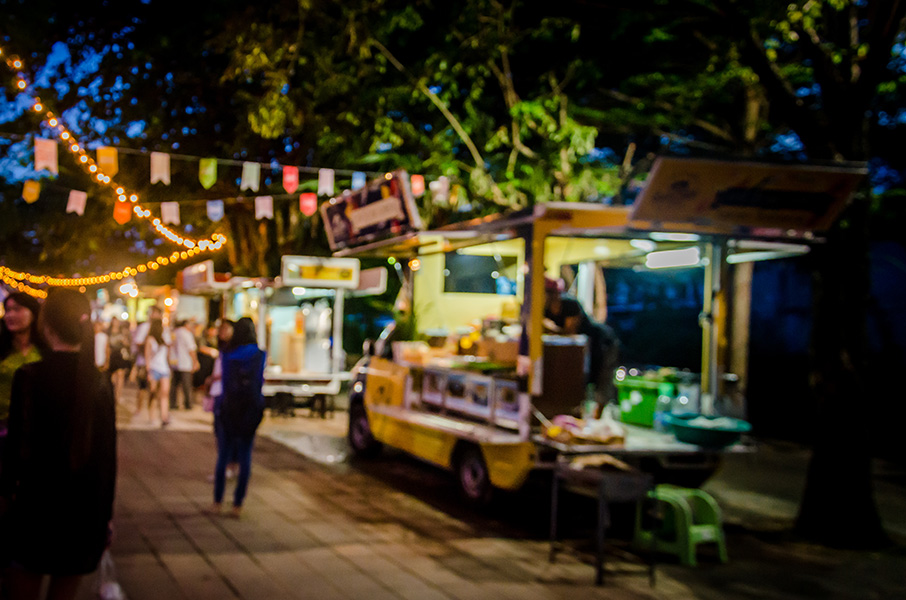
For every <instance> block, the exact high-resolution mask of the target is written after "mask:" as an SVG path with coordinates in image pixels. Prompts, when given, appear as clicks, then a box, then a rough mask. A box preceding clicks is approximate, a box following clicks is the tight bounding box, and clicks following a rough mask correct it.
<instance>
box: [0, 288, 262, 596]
mask: <svg viewBox="0 0 906 600" xmlns="http://www.w3.org/2000/svg"><path fill="white" fill-rule="evenodd" d="M173 325H174V327H173V328H172V329H171V328H170V327H169V326H168V325H167V324H166V323H165V320H164V313H163V311H162V310H160V308H158V307H157V306H154V307H152V308H151V309H150V310H149V311H148V318H147V320H146V321H144V322H142V323H139V324H138V325H136V326H135V327H130V324H129V323H128V322H126V321H122V320H118V319H113V320H111V321H110V322H109V323H105V322H103V321H102V320H101V319H100V318H95V319H92V308H91V305H90V303H89V301H88V299H87V297H86V296H85V295H84V294H82V293H79V292H77V291H75V290H71V289H58V290H53V291H51V293H50V294H49V296H48V298H47V299H46V300H45V301H44V302H43V305H42V304H41V303H39V302H38V301H37V300H35V299H34V298H33V297H31V296H29V295H27V294H24V293H11V294H9V295H8V296H7V297H6V298H5V299H4V301H3V316H2V319H0V569H2V571H0V597H3V598H12V599H19V598H22V599H25V598H28V599H31V598H38V597H40V594H41V591H42V589H43V590H44V591H45V597H46V598H51V599H67V598H73V597H75V595H76V593H77V590H78V587H79V583H80V581H81V579H82V577H83V576H84V575H85V574H88V573H91V572H93V571H95V570H96V569H97V567H98V565H99V563H100V560H101V557H102V556H103V553H104V551H105V549H106V548H107V547H108V546H109V544H110V541H111V531H112V528H111V519H112V515H113V501H114V495H115V487H116V485H115V484H116V406H117V398H118V397H119V396H120V394H121V393H122V391H123V388H124V386H125V385H126V383H127V381H134V382H135V383H136V385H137V387H138V388H139V393H138V400H137V406H136V409H137V410H136V412H137V413H139V416H140V417H141V416H142V415H143V414H144V413H145V411H147V418H148V420H149V421H151V422H153V420H154V419H155V416H156V417H157V418H159V421H160V424H161V427H164V428H166V427H167V426H168V424H169V423H170V410H174V409H178V408H179V407H180V404H181V406H182V407H183V408H185V409H191V408H192V407H193V406H194V405H195V402H194V398H195V396H196V394H203V397H204V400H203V403H202V404H203V406H204V409H205V410H206V411H208V412H212V413H213V417H214V419H213V420H214V433H215V440H216V447H217V462H216V466H215V473H214V476H213V481H214V502H213V504H212V507H211V509H210V510H209V512H214V513H220V511H221V503H222V500H223V496H224V494H225V487H226V480H227V479H228V477H227V474H228V467H229V465H231V464H236V465H238V477H237V478H236V488H235V492H234V494H233V506H232V510H231V512H230V514H231V515H232V516H234V517H239V515H240V513H241V510H242V505H243V502H244V499H245V495H246V490H247V487H248V482H249V477H250V474H251V455H252V447H253V444H254V438H255V434H256V431H257V428H258V425H259V423H260V422H261V419H262V416H263V413H264V398H263V396H262V385H263V382H264V367H265V363H266V355H265V353H264V352H263V351H262V350H260V349H259V348H258V344H257V339H256V335H255V327H254V323H253V322H252V321H251V319H248V318H244V319H240V320H238V321H236V322H235V323H233V322H230V321H222V322H221V323H220V324H219V327H209V328H207V329H206V330H204V331H202V330H201V328H200V327H199V326H197V325H196V324H195V323H194V322H193V321H182V320H179V321H176V322H175V323H174V324H173ZM180 396H182V398H180ZM180 400H182V402H181V403H180Z"/></svg>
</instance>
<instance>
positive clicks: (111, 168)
mask: <svg viewBox="0 0 906 600" xmlns="http://www.w3.org/2000/svg"><path fill="white" fill-rule="evenodd" d="M98 168H99V169H100V170H101V171H103V172H104V174H105V175H109V176H110V177H113V176H114V175H116V173H117V171H119V161H118V160H117V154H116V148H111V147H110V146H101V147H99V148H98Z"/></svg>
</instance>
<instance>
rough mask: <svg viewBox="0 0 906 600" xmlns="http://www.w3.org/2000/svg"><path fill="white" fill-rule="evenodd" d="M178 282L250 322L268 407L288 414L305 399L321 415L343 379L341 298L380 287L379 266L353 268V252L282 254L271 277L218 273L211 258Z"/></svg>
mask: <svg viewBox="0 0 906 600" xmlns="http://www.w3.org/2000/svg"><path fill="white" fill-rule="evenodd" d="M182 283H183V287H184V289H185V290H186V292H187V293H192V294H204V293H207V294H209V295H212V296H217V297H218V299H219V300H220V303H221V314H222V316H223V317H224V318H227V319H231V320H236V319H239V318H242V317H250V318H251V319H252V320H253V321H254V322H255V326H256V330H257V337H258V343H259V345H260V346H261V348H262V349H263V350H265V351H267V366H266V367H265V371H264V387H263V393H264V396H265V398H267V399H268V404H269V406H271V408H272V409H273V410H275V411H276V412H284V413H288V414H291V413H292V412H293V409H294V408H295V407H297V406H306V407H309V408H311V409H312V410H315V409H317V410H319V411H320V413H321V415H322V416H324V414H325V413H326V411H327V410H328V409H330V408H331V407H332V405H333V399H334V398H335V397H336V395H337V394H339V393H340V390H341V387H342V385H343V382H345V381H349V379H350V372H349V370H348V369H347V368H346V356H345V353H344V351H343V343H342V340H343V318H344V306H345V299H346V297H347V296H348V295H373V294H380V293H383V291H384V290H386V287H387V270H386V269H385V268H383V267H378V268H375V269H366V270H360V266H359V261H358V259H355V258H329V257H315V256H284V257H282V264H281V275H280V277H278V278H277V279H268V278H247V277H230V278H229V279H228V280H227V281H218V280H217V278H216V277H215V275H214V265H213V262H212V261H205V262H202V263H199V264H197V265H193V266H191V267H188V268H187V269H185V270H184V271H183V276H182Z"/></svg>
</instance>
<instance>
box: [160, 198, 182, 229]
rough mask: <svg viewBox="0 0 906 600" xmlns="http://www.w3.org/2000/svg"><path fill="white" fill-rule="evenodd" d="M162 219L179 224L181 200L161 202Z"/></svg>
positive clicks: (165, 221)
mask: <svg viewBox="0 0 906 600" xmlns="http://www.w3.org/2000/svg"><path fill="white" fill-rule="evenodd" d="M160 220H161V221H163V222H164V223H172V224H173V225H179V202H161V203H160Z"/></svg>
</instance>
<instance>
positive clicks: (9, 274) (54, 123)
mask: <svg viewBox="0 0 906 600" xmlns="http://www.w3.org/2000/svg"><path fill="white" fill-rule="evenodd" d="M0 58H2V59H4V61H5V62H6V65H7V67H9V68H10V70H12V71H13V72H14V73H15V75H16V89H18V90H20V91H21V92H27V91H28V89H29V87H30V84H29V81H28V78H27V77H26V75H25V73H24V69H25V65H24V63H23V61H22V59H21V58H19V57H18V56H6V54H5V53H4V51H3V48H0ZM31 100H32V110H33V111H34V112H35V113H37V114H39V115H43V118H42V120H43V122H44V123H45V124H46V125H47V127H48V129H49V130H50V131H51V132H53V134H54V135H55V136H56V137H58V138H59V139H60V141H61V142H62V143H63V146H64V147H65V148H67V149H68V150H69V152H70V153H71V154H72V156H73V158H75V160H76V163H77V164H78V165H80V166H81V167H82V168H83V169H85V171H86V172H87V173H89V174H90V175H91V176H92V180H93V181H94V182H95V183H96V184H97V185H100V186H107V187H109V188H110V189H112V190H113V191H114V192H115V193H116V197H117V199H116V201H117V202H123V203H126V202H128V203H130V204H132V212H134V213H135V215H136V216H137V217H138V218H140V219H146V220H149V222H150V224H151V228H152V229H153V230H154V231H155V232H156V233H157V235H159V236H160V237H162V238H164V239H166V240H168V241H170V242H172V243H174V244H176V245H178V246H181V247H182V250H177V251H174V252H173V253H171V254H169V255H163V254H161V255H159V256H157V257H156V258H154V259H151V260H148V261H146V262H143V263H139V264H136V265H133V266H128V267H125V268H123V269H122V270H118V271H109V272H107V273H105V274H103V275H94V276H91V277H52V276H49V275H37V274H34V273H30V272H28V271H16V270H13V269H10V268H8V267H5V266H2V265H0V281H2V282H3V283H4V284H6V285H7V286H9V287H11V288H13V289H16V290H18V291H21V292H25V293H28V294H31V295H33V296H36V297H39V298H43V297H45V296H47V292H46V291H45V290H43V289H39V288H34V287H32V285H48V286H52V287H78V288H80V289H84V288H86V287H90V286H94V285H101V284H105V283H109V282H110V281H115V280H119V279H124V278H127V277H133V276H135V275H138V274H139V273H145V272H147V271H149V270H151V271H154V270H157V269H159V268H160V267H162V266H167V265H169V264H171V263H176V262H179V261H183V260H187V259H189V258H192V257H194V256H195V255H197V254H200V253H202V252H215V251H217V250H220V249H221V248H223V246H224V245H225V244H226V241H227V238H226V236H224V235H223V234H221V233H214V234H212V235H211V237H210V238H205V239H192V238H189V237H187V236H183V235H180V234H179V233H177V232H176V231H173V230H172V229H170V228H169V227H167V226H166V225H164V223H163V221H161V219H160V218H159V217H154V216H152V214H151V211H150V210H148V209H147V208H145V207H144V206H142V205H141V203H140V202H139V197H138V194H135V193H133V192H129V191H127V190H126V188H125V187H123V186H121V185H119V184H117V183H116V182H115V181H114V180H113V178H112V177H111V176H109V175H107V174H105V173H104V172H103V171H102V170H101V168H100V167H99V166H98V164H97V162H96V161H95V160H94V159H93V158H91V156H89V155H88V153H87V152H86V150H85V147H84V146H83V145H82V144H80V143H79V141H78V140H77V139H76V138H75V136H74V135H73V134H72V132H71V131H70V130H69V129H68V128H67V127H66V126H65V125H64V124H63V122H62V119H60V118H59V117H58V116H57V115H55V114H54V113H53V112H52V111H50V110H49V109H48V108H47V107H46V106H45V105H44V104H43V103H42V102H41V99H40V98H39V97H38V96H37V95H34V94H32V96H31ZM29 284H31V285H29Z"/></svg>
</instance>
